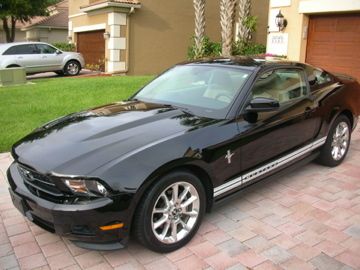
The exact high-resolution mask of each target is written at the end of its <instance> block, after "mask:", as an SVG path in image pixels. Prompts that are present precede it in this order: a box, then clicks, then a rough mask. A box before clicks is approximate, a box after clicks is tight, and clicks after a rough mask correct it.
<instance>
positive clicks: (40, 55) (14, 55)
mask: <svg viewBox="0 0 360 270" xmlns="http://www.w3.org/2000/svg"><path fill="white" fill-rule="evenodd" d="M15 67H23V68H25V71H26V73H27V74H35V73H41V72H49V71H53V72H55V73H57V74H58V75H68V76H75V75H78V74H79V72H80V71H81V69H82V68H84V67H85V61H84V57H83V56H82V55H81V54H80V53H77V52H63V51H61V50H59V49H58V48H56V47H54V46H52V45H50V44H47V43H44V42H16V43H6V44H1V45H0V69H5V68H15Z"/></svg>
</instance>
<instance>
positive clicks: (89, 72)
mask: <svg viewBox="0 0 360 270" xmlns="http://www.w3.org/2000/svg"><path fill="white" fill-rule="evenodd" d="M99 74H101V72H99V71H92V70H88V69H82V70H81V71H80V73H79V75H77V76H75V77H87V76H96V75H99ZM59 77H64V76H59V75H57V74H56V73H55V72H43V73H37V74H33V75H28V76H26V79H28V80H35V79H50V78H59ZM69 78H71V77H69Z"/></svg>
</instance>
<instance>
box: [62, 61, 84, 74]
mask: <svg viewBox="0 0 360 270" xmlns="http://www.w3.org/2000/svg"><path fill="white" fill-rule="evenodd" d="M80 70H81V66H80V63H79V62H78V61H75V60H70V61H69V62H67V63H66V65H65V67H64V74H65V75H66V76H76V75H78V74H79V73H80Z"/></svg>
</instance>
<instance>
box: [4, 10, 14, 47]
mask: <svg viewBox="0 0 360 270" xmlns="http://www.w3.org/2000/svg"><path fill="white" fill-rule="evenodd" d="M2 23H3V30H4V32H5V36H6V42H7V43H10V42H14V40H15V30H16V19H15V17H13V16H11V17H10V27H9V22H8V18H7V17H5V18H2Z"/></svg>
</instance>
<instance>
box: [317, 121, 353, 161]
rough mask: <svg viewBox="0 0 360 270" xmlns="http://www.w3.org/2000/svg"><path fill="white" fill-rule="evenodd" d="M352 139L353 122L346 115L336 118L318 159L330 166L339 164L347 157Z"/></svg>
mask: <svg viewBox="0 0 360 270" xmlns="http://www.w3.org/2000/svg"><path fill="white" fill-rule="evenodd" d="M350 139H351V124H350V121H349V119H348V118H347V117H346V116H345V115H340V116H339V117H338V118H336V119H335V121H334V123H333V125H332V127H331V129H330V132H329V135H328V138H327V140H326V142H325V145H324V146H323V148H322V150H321V152H320V156H319V158H318V161H319V163H320V164H323V165H325V166H329V167H335V166H337V165H339V164H340V163H341V162H342V161H343V160H344V159H345V157H346V154H347V152H348V150H349V146H350Z"/></svg>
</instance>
